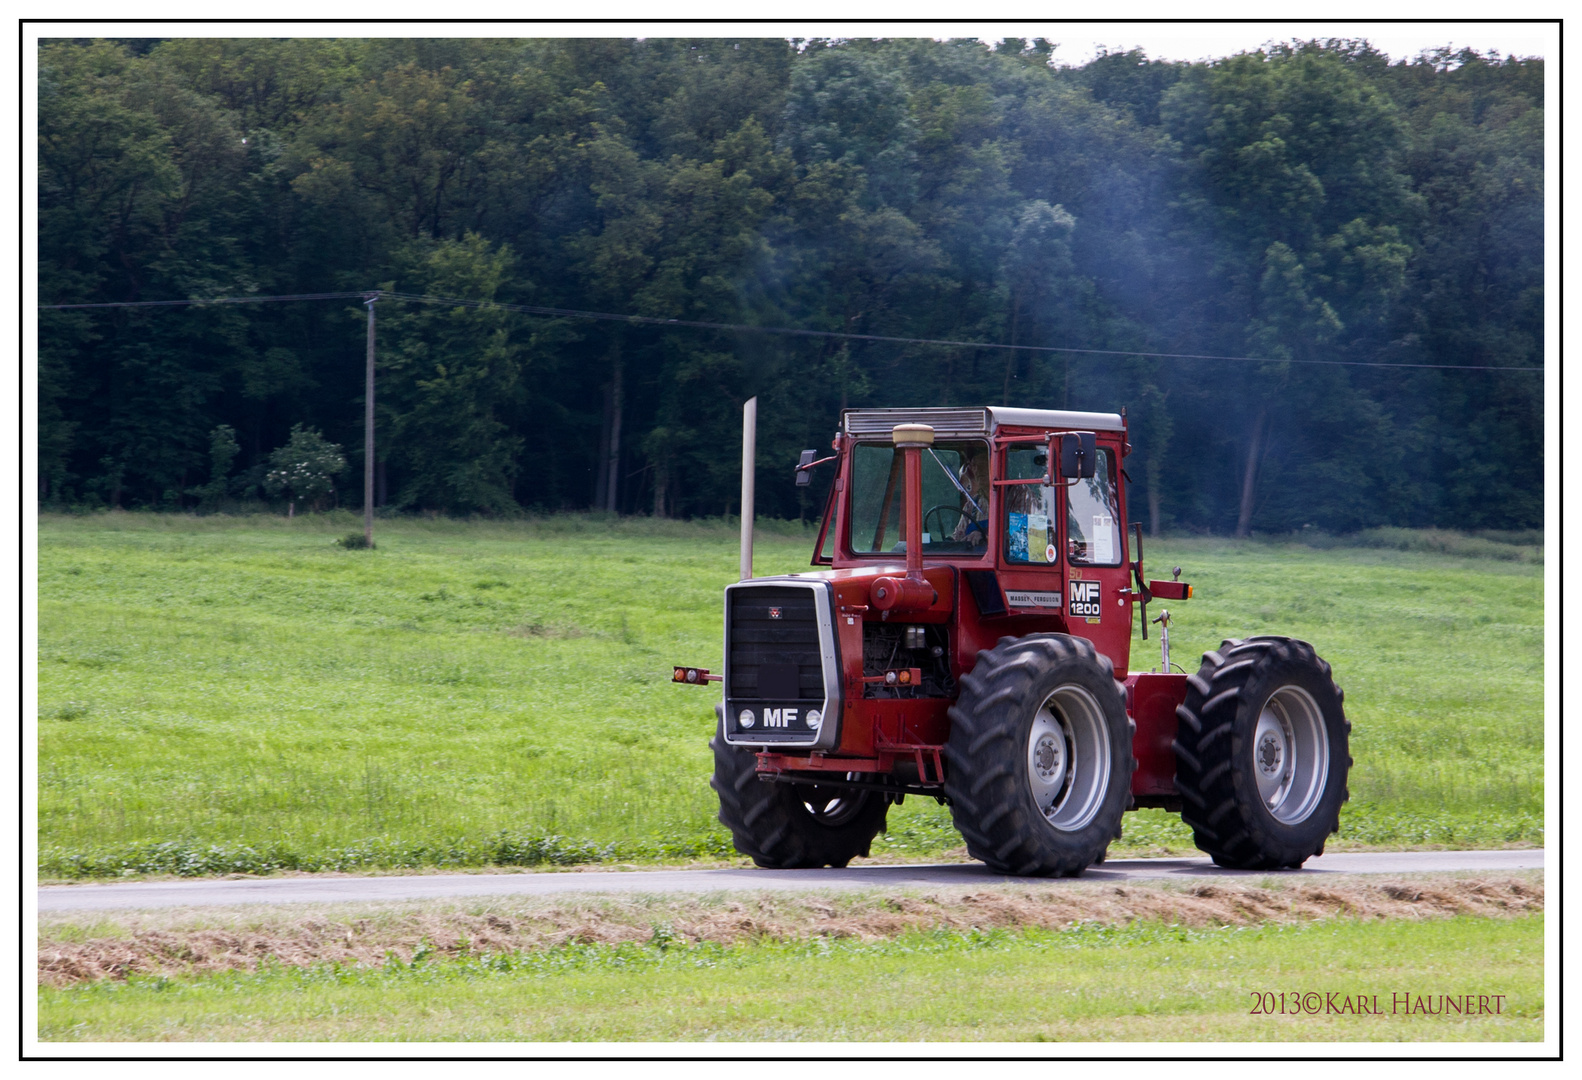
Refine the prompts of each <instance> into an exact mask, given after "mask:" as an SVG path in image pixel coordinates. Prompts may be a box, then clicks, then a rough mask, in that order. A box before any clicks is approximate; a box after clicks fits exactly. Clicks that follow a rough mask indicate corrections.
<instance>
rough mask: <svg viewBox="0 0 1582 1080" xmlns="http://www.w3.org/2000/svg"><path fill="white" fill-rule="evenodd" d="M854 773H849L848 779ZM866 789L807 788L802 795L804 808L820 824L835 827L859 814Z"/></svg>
mask: <svg viewBox="0 0 1582 1080" xmlns="http://www.w3.org/2000/svg"><path fill="white" fill-rule="evenodd" d="M851 778H852V775H851V774H849V773H848V774H847V779H851ZM866 794H867V792H864V791H843V790H841V789H840V788H820V787H810V788H807V789H806V790H805V792H804V794H803V795H802V809H804V810H806V811H807V812H808V813H809V814H811V815H812V817H813V820H814V821H816V822H818V823H819V824H820V825H825V826H828V827H830V828H835V827H836V826H838V825H844V824H846V823H847V822H848V821H850V820H851V819H852V818H854V817H856V816H857V812H858V811H859V810H861V809H862V803H863V796H864V795H866Z"/></svg>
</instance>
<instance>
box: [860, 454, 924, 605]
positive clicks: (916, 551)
mask: <svg viewBox="0 0 1582 1080" xmlns="http://www.w3.org/2000/svg"><path fill="white" fill-rule="evenodd" d="M890 438H891V441H892V442H893V443H894V444H895V448H896V449H897V450H899V451H900V452H901V454H902V456H903V460H904V461H905V464H906V500H905V506H906V517H905V519H904V520H903V522H902V525H901V533H902V537H901V538H902V539H903V540H905V541H906V576H905V577H901V578H897V577H889V576H885V577H880V578H875V579H874V580H873V584H872V585H870V586H869V587H868V602H869V603H870V604H872V605H873V606H874V607H875V608H877V609H878V610H879V611H881V612H883V613H884V617H885V618H888V617H889V616H890V615H891V614H892V613H895V614H900V613H901V612H905V611H917V610H921V609H923V608H926V607H930V606H932V605H933V604H934V602H935V601H937V600H938V599H939V594H938V593H936V592H935V591H934V587H933V586H932V585H930V584H929V583H928V582H927V580H925V579H924V577H923V460H922V458H923V451H924V450H925V449H928V448H929V447H932V446H933V445H934V429H933V428H931V427H929V426H928V425H927V424H897V425H896V426H895V427H894V428H893V429H892V430H891V432H890Z"/></svg>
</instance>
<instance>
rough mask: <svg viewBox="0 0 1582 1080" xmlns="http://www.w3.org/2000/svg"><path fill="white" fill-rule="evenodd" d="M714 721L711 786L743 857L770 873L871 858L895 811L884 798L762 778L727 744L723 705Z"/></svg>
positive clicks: (746, 753) (751, 761)
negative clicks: (882, 832) (872, 848)
mask: <svg viewBox="0 0 1582 1080" xmlns="http://www.w3.org/2000/svg"><path fill="white" fill-rule="evenodd" d="M715 715H716V717H717V718H718V720H719V722H718V724H717V725H716V727H715V730H714V738H713V739H711V740H709V748H710V749H711V750H713V751H714V778H713V779H712V780H710V781H709V786H710V787H712V788H713V789H714V790H715V792H716V793H717V794H718V795H719V797H720V822H721V823H722V824H724V826H725V827H726V828H728V829H730V831H731V839H732V841H733V842H734V843H735V845H736V850H737V851H739V852H741V853H742V854H743V855H746V856H748V857H750V858H751V859H752V861H753V862H754V863H756V864H758V865H759V866H762V867H765V868H767V869H771V870H793V869H801V868H805V867H818V866H835V867H841V866H845V865H846V864H847V863H849V862H851V860H852V859H854V858H856V857H857V856H858V855H864V856H866V855H867V854H868V852H869V850H870V849H871V847H872V845H873V838H874V837H875V836H877V835H878V834H879V830H881V829H883V828H884V819H885V815H886V814H887V813H888V812H889V809H890V807H889V804H888V803H887V802H885V799H884V796H883V795H882V794H880V793H879V792H875V791H854V790H850V789H846V788H838V787H820V786H814V785H808V784H782V783H766V782H764V781H762V780H759V779H758V758H757V755H756V754H754V753H753V752H752V751H751V750H745V749H742V748H741V747H736V746H731V745H730V744H729V743H727V742H726V741H725V734H724V729H725V719H724V713H723V711H722V709H721V708H720V707H716V708H715Z"/></svg>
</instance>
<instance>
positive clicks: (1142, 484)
mask: <svg viewBox="0 0 1582 1080" xmlns="http://www.w3.org/2000/svg"><path fill="white" fill-rule="evenodd" d="M1543 88H1544V72H1543V62H1542V61H1541V60H1537V59H1526V60H1522V59H1515V58H1504V59H1501V58H1499V57H1497V56H1494V55H1488V56H1481V55H1478V54H1476V53H1473V52H1470V51H1466V52H1461V53H1458V54H1451V53H1450V52H1448V51H1445V52H1441V53H1437V54H1424V55H1423V56H1420V57H1418V58H1416V59H1413V60H1411V61H1396V62H1392V61H1391V60H1389V58H1387V57H1386V56H1384V55H1382V54H1380V53H1378V52H1377V51H1375V50H1373V49H1372V48H1370V47H1369V46H1368V45H1367V43H1365V42H1355V41H1329V42H1306V43H1303V42H1293V43H1290V44H1289V45H1285V46H1281V47H1277V48H1270V49H1267V50H1265V51H1263V52H1258V53H1252V54H1244V55H1238V56H1233V57H1230V58H1227V59H1223V60H1219V61H1216V62H1214V63H1192V64H1187V63H1176V62H1167V61H1161V60H1150V59H1149V58H1148V57H1146V56H1144V55H1142V54H1140V53H1138V52H1127V53H1111V54H1106V55H1101V56H1099V57H1098V58H1097V59H1095V60H1093V61H1091V62H1089V63H1087V64H1085V65H1083V66H1080V67H1073V66H1059V65H1057V64H1054V63H1052V62H1051V46H1050V44H1049V43H1048V42H1046V41H1043V40H1035V41H1021V40H1007V41H1003V42H1000V43H999V44H997V45H995V46H992V47H991V46H988V45H985V44H983V43H981V42H977V41H931V40H910V39H904V40H885V41H867V40H865V41H822V40H815V41H785V40H765V39H753V40H704V41H691V40H645V41H637V40H477V39H470V40H328V39H302V40H267V39H253V40H217V39H202V40H197V39H168V40H119V41H84V40H59V41H49V42H45V43H43V44H42V46H41V49H40V55H39V76H38V109H39V114H38V199H39V202H38V224H39V248H38V280H39V302H40V303H41V304H45V305H50V304H74V303H113V302H127V301H151V300H170V299H187V298H212V297H245V296H271V295H282V294H307V293H322V292H345V291H363V290H376V289H378V290H386V291H393V292H400V293H408V294H426V295H434V296H445V297H455V298H462V299H467V300H481V301H494V302H496V303H497V304H516V305H534V306H543V307H553V308H559V309H575V310H579V311H594V312H612V313H617V314H621V315H641V316H650V317H659V318H674V319H684V320H696V321H706V322H713V323H729V324H746V325H751V326H762V327H792V328H800V329H810V330H820V331H836V332H841V333H848V334H853V335H887V336H895V337H906V338H921V339H945V340H951V341H967V342H981V343H984V344H985V345H1005V344H1016V345H1035V346H1050V347H1057V348H1066V349H1090V350H1109V351H1110V353H1109V354H1105V353H1060V352H1029V351H1007V350H1003V349H997V348H987V347H985V348H975V347H970V346H961V345H934V344H898V343H893V342H881V341H870V340H862V339H860V338H845V339H843V338H839V337H825V338H816V337H793V336H783V335H766V334H759V333H753V332H746V331H739V330H711V329H697V328H685V327H661V326H654V325H639V324H634V323H631V322H627V321H620V320H616V321H609V320H605V321H598V320H589V319H581V318H569V317H544V316H538V315H532V314H526V313H521V312H511V311H507V310H504V309H502V308H501V307H498V306H494V307H489V306H485V307H481V308H465V307H453V306H436V305H428V304H419V303H412V302H406V301H400V300H394V299H385V300H381V301H378V302H377V305H376V311H377V318H378V358H379V364H378V381H379V390H378V393H377V395H376V402H377V408H378V423H377V431H378V437H379V451H378V460H377V462H376V468H377V477H378V480H377V481H376V493H377V499H378V501H379V503H380V504H381V505H384V506H387V507H389V508H391V509H392V510H401V509H408V510H424V511H435V512H441V513H449V514H469V513H487V514H510V513H516V512H519V511H521V510H538V511H551V510H560V509H577V508H589V507H593V508H603V509H608V510H615V511H617V512H620V513H623V514H654V515H665V516H676V517H691V516H700V515H719V514H727V513H734V512H735V509H736V507H735V499H736V492H737V481H738V475H737V474H738V467H739V450H738V447H739V439H740V416H741V405H742V402H743V401H744V400H745V399H746V398H748V397H750V396H753V395H757V396H758V397H759V399H760V400H759V418H760V431H759V441H758V446H759V463H760V464H759V472H760V478H759V482H758V490H759V495H758V500H759V502H758V507H759V511H760V512H761V513H768V514H771V515H775V516H780V517H791V518H795V517H803V518H810V517H815V516H816V515H817V514H818V512H819V511H820V509H821V508H822V502H823V499H822V490H823V489H822V488H821V487H820V485H819V484H817V483H816V484H815V485H814V486H813V487H811V488H797V487H795V486H794V485H793V483H792V471H791V466H792V465H793V464H794V463H795V461H796V456H797V453H798V451H800V450H802V449H804V448H807V447H824V446H827V445H828V443H829V440H830V437H831V435H832V433H833V432H834V430H835V427H836V424H837V419H838V415H839V411H840V409H842V408H843V407H847V406H859V405H970V404H1001V403H1006V404H1011V405H1022V406H1030V407H1046V408H1073V409H1099V410H1105V411H1116V410H1119V409H1120V408H1122V407H1123V406H1124V407H1125V408H1126V410H1127V413H1128V417H1129V420H1130V423H1131V429H1132V441H1133V443H1134V445H1135V448H1136V450H1135V452H1134V453H1133V454H1132V456H1131V457H1130V458H1129V459H1128V462H1127V466H1128V473H1129V475H1130V476H1131V477H1132V479H1133V481H1134V486H1133V489H1132V498H1133V506H1132V513H1133V515H1134V516H1138V517H1140V519H1141V520H1143V521H1144V522H1146V523H1148V524H1149V526H1150V527H1151V528H1153V529H1155V530H1158V529H1167V530H1169V529H1174V530H1200V531H1212V532H1221V533H1231V532H1236V533H1241V534H1245V533H1247V532H1248V531H1283V530H1290V529H1296V528H1301V527H1303V526H1306V525H1312V526H1315V527H1318V528H1324V529H1328V530H1334V531H1344V530H1351V529H1356V528H1362V527H1367V526H1375V525H1409V526H1426V525H1445V526H1458V527H1467V528H1494V529H1517V528H1532V527H1541V526H1542V524H1543V491H1542V482H1543V377H1542V375H1543V373H1542V372H1541V371H1538V370H1498V369H1502V368H1526V369H1534V368H1537V367H1539V366H1540V365H1541V364H1542V363H1543V351H1544V337H1543V306H1544V279H1543V256H1544V221H1543V195H1544V173H1543V151H1544V147H1543ZM365 325H366V317H365V311H364V308H363V306H362V304H361V303H360V302H359V301H358V300H357V299H356V298H350V299H339V300H318V301H312V300H307V301H294V302H289V303H258V304H246V305H209V306H199V307H142V308H135V307H134V308H127V307H120V308H107V309H99V310H64V311H62V310H44V311H41V312H40V318H39V355H38V358H37V363H38V376H39V378H38V385H39V399H38V409H39V414H38V419H39V426H38V432H39V435H38V437H39V462H40V464H39V471H40V475H39V497H40V499H41V500H42V502H43V504H44V505H47V506H59V507H91V506H120V507H153V508H169V509H178V508H185V509H189V510H191V509H203V508H216V507H222V506H225V505H227V502H228V501H231V502H233V503H234V502H235V501H237V500H247V499H254V498H264V497H266V496H267V495H268V494H269V493H270V489H269V488H268V485H267V484H266V480H268V478H269V470H270V468H271V465H270V462H271V454H272V453H273V452H275V451H276V450H277V449H278V448H280V447H281V446H283V445H285V444H287V443H288V441H289V440H291V439H292V438H293V430H294V429H295V431H296V433H297V435H298V436H299V437H309V438H310V437H311V435H312V433H313V432H315V431H316V432H320V433H322V435H323V437H324V439H325V440H327V441H328V442H329V443H333V444H340V445H341V446H342V447H343V448H344V458H345V463H346V468H345V470H344V471H343V472H341V473H340V475H339V479H338V484H337V486H338V491H337V492H336V495H335V497H336V498H338V499H339V500H340V502H341V504H342V505H347V504H353V505H357V504H360V502H361V500H362V481H361V476H362V436H363V419H362V416H363V370H364V332H365ZM1139 353H1177V354H1200V355H1201V354H1209V355H1213V356H1219V357H1255V358H1259V360H1260V362H1247V361H1245V360H1226V359H1171V358H1161V357H1158V356H1142V355H1136V354H1139ZM1314 361H1330V362H1333V361H1348V362H1353V363H1356V364H1357V366H1341V365H1336V364H1334V363H1314ZM1391 365H1393V366H1391ZM1407 365H1447V366H1448V367H1425V366H1416V367H1413V366H1407ZM1456 367H1462V368H1474V369H1478V370H1453V368H1456ZM1484 369H1493V370H1484ZM318 450H319V452H321V457H322V456H325V455H327V457H325V460H330V459H334V460H337V461H338V460H339V457H338V456H337V455H336V454H335V453H334V449H333V447H325V446H324V445H323V443H319V444H318ZM277 460H278V459H277ZM820 480H821V482H822V484H824V485H827V484H828V478H827V476H824V477H821V478H820ZM275 490H278V485H277V486H276V488H275Z"/></svg>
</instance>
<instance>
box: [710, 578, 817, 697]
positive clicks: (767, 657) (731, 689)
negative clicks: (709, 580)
mask: <svg viewBox="0 0 1582 1080" xmlns="http://www.w3.org/2000/svg"><path fill="white" fill-rule="evenodd" d="M727 595H729V597H730V602H731V609H730V628H731V640H730V656H729V658H728V660H727V662H726V671H727V673H728V678H729V679H730V682H729V684H728V685H727V687H726V691H725V696H726V697H727V698H728V699H730V700H731V701H733V702H734V701H769V700H776V701H779V700H785V697H784V695H785V691H786V690H787V689H789V688H790V687H791V686H793V685H794V686H795V698H794V700H797V701H822V700H824V665H823V658H822V656H821V655H820V652H819V639H818V612H817V610H816V609H815V608H814V604H815V603H817V602H818V601H819V600H820V599H822V598H823V591H822V590H815V589H806V588H789V589H788V588H785V587H783V586H781V587H777V586H772V585H761V586H748V587H745V588H734V589H731V590H730V592H729V593H728V594H727ZM776 613H778V615H776Z"/></svg>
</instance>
